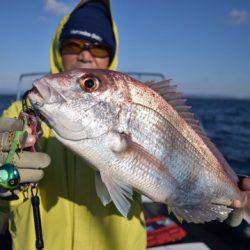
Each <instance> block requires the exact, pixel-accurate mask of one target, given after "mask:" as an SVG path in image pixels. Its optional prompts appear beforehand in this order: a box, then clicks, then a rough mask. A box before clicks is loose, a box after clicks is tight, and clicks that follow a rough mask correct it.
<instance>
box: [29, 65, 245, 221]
mask: <svg viewBox="0 0 250 250" xmlns="http://www.w3.org/2000/svg"><path fill="white" fill-rule="evenodd" d="M33 85H34V88H33V91H32V92H31V93H30V94H29V99H30V100H31V103H32V105H33V106H34V108H35V109H37V110H39V112H40V113H41V114H42V116H43V117H44V118H45V121H46V123H47V124H48V125H49V126H50V127H51V128H52V130H53V132H54V134H55V136H56V137H57V139H58V140H59V141H61V142H62V143H63V144H64V145H66V146H67V147H68V148H70V149H71V150H72V151H74V152H75V153H76V154H78V155H80V156H81V157H82V158H84V159H85V160H86V161H88V162H90V163H91V165H92V166H93V168H94V169H96V191H97V195H98V196H99V198H100V199H101V201H102V203H103V204H104V205H106V204H108V203H109V202H111V201H113V202H114V204H115V205H116V207H117V209H118V210H119V211H120V212H121V214H123V215H124V216H127V215H128V213H129V208H130V201H129V200H130V199H132V195H133V191H137V192H140V193H142V194H144V195H146V196H148V197H149V198H150V199H152V200H153V201H156V202H162V203H165V204H167V205H168V208H169V210H171V211H173V213H174V214H175V215H176V216H177V217H178V218H179V219H184V220H186V221H188V222H196V223H200V222H205V221H211V220H216V219H217V220H220V221H223V220H225V219H226V218H227V217H228V215H229V213H231V212H232V211H233V210H241V211H242V216H244V218H246V219H248V220H249V214H250V195H249V192H243V191H241V190H239V188H238V186H237V182H238V178H237V175H236V174H235V173H234V172H233V170H232V169H231V168H230V166H229V165H228V164H227V162H226V160H225V159H224V158H223V156H222V155H221V153H220V152H219V151H218V150H217V149H216V147H215V146H214V144H213V143H212V142H211V141H210V140H209V138H208V137H207V135H206V134H205V132H204V131H203V129H202V128H201V127H200V125H199V122H198V121H197V120H196V119H195V118H194V115H193V114H192V113H191V112H190V111H189V107H188V106H186V105H185V102H184V100H183V99H182V97H181V95H180V94H178V93H177V92H176V90H175V86H172V85H171V84H170V82H169V81H163V82H159V83H154V82H148V83H141V82H139V81H137V80H135V79H133V78H131V77H129V76H127V75H124V74H122V73H119V72H114V71H107V70H87V69H79V70H73V71H68V72H64V73H59V74H54V75H48V76H45V77H43V78H42V79H40V80H37V81H35V82H34V84H33ZM83 184H84V180H83ZM83 187H84V186H83ZM239 203H240V204H241V206H240V207H237V209H235V206H236V205H237V204H239Z"/></svg>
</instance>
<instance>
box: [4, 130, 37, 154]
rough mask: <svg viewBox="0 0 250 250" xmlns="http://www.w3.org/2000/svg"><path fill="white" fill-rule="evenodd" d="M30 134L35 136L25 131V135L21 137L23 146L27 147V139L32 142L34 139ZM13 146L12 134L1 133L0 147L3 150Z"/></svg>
mask: <svg viewBox="0 0 250 250" xmlns="http://www.w3.org/2000/svg"><path fill="white" fill-rule="evenodd" d="M30 136H32V137H34V136H33V135H28V133H27V132H25V133H24V135H23V136H21V138H20V144H21V147H23V148H24V147H26V144H27V143H26V141H27V142H28V143H29V144H30V143H31V142H32V139H30ZM10 146H11V140H10V134H9V132H3V133H0V147H1V150H2V151H8V150H9V148H10Z"/></svg>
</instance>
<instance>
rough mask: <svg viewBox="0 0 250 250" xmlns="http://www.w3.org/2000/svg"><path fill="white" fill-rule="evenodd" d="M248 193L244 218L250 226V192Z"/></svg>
mask: <svg viewBox="0 0 250 250" xmlns="http://www.w3.org/2000/svg"><path fill="white" fill-rule="evenodd" d="M245 193H246V203H245V206H244V215H243V218H244V219H245V220H246V221H247V222H248V224H250V192H249V191H247V192H245Z"/></svg>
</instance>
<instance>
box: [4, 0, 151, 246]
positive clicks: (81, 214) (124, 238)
mask: <svg viewBox="0 0 250 250" xmlns="http://www.w3.org/2000/svg"><path fill="white" fill-rule="evenodd" d="M117 49H118V43H117V31H116V27H115V24H114V22H113V20H112V17H111V12H110V6H109V1H104V2H103V1H81V2H80V4H79V5H78V6H77V7H76V9H75V10H74V11H73V12H72V14H71V15H68V16H66V17H65V18H64V19H63V20H62V23H61V24H60V25H59V27H58V30H57V31H56V34H55V36H54V39H53V42H52V46H51V51H50V52H51V72H52V73H57V72H61V71H64V70H68V69H74V68H92V69H96V68H102V69H106V68H108V69H113V70H114V69H115V68H116V66H117ZM20 111H21V105H20V102H18V103H14V104H12V106H11V107H10V108H9V109H8V110H6V111H5V112H4V117H17V116H18V114H19V112H20ZM10 123H11V121H10ZM42 130H43V137H42V138H41V139H40V141H39V144H40V146H41V148H42V151H43V152H45V153H47V154H48V155H49V156H50V158H51V164H50V166H49V167H48V168H46V169H45V170H44V172H45V174H44V177H43V179H42V180H41V181H40V182H39V196H40V200H41V204H40V210H41V219H42V227H43V237H44V244H45V249H46V250H47V249H48V250H56V249H60V250H63V249H65V250H68V249H76V250H77V249H98V250H102V249H121V250H122V249H136V250H137V249H138V250H140V249H145V248H146V231H145V223H144V217H143V213H142V209H141V203H140V198H139V197H138V196H135V197H134V201H133V202H132V206H131V212H130V214H129V218H128V219H126V218H124V217H122V216H121V215H120V213H119V212H118V211H117V209H116V208H115V206H114V205H113V204H109V205H107V206H106V207H104V206H103V205H102V204H101V202H100V200H99V198H98V197H97V195H96V191H95V185H94V171H93V170H92V169H91V168H90V167H89V166H88V164H87V163H86V162H84V161H83V160H82V159H80V158H79V157H78V156H76V155H75V154H73V153H72V152H71V151H69V150H68V149H67V148H65V147H64V146H63V145H62V144H61V143H59V142H58V141H57V140H56V139H55V138H54V136H53V134H52V132H51V130H50V129H49V128H48V127H47V126H46V125H45V124H42ZM28 139H29V141H32V136H31V135H29V136H28ZM26 141H27V140H26ZM30 154H31V153H29V156H28V157H30ZM37 157H38V158H39V157H40V158H39V159H41V156H39V155H38V156H37ZM41 162H42V164H40V167H37V165H36V166H34V164H33V165H32V166H29V169H28V171H29V174H28V175H24V174H23V169H21V168H19V170H20V174H21V177H22V181H23V182H26V181H30V179H31V177H32V178H33V181H38V180H40V179H41V178H42V174H41V173H42V170H41V168H43V167H45V166H46V165H48V159H47V162H46V160H42V159H41ZM41 165H42V166H41ZM24 167H25V166H24ZM26 168H27V167H26ZM30 171H32V172H30ZM26 172H27V171H26ZM8 194H9V193H7V192H3V191H2V197H3V196H8ZM22 195H23V194H22V193H18V196H19V199H18V200H14V201H13V200H12V201H10V202H9V201H5V200H3V199H2V200H1V201H0V211H3V212H10V215H11V216H10V226H9V230H10V233H11V235H12V238H13V248H14V249H27V250H29V249H34V246H35V231H34V222H33V215H32V207H31V203H30V200H25V201H24V200H23V197H22ZM0 196H1V191H0ZM28 196H29V197H30V194H28Z"/></svg>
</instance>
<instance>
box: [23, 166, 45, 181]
mask: <svg viewBox="0 0 250 250" xmlns="http://www.w3.org/2000/svg"><path fill="white" fill-rule="evenodd" d="M19 174H20V179H21V181H20V183H30V182H38V181H40V180H41V179H42V178H43V175H44V173H43V170H38V169H36V170H33V169H19Z"/></svg>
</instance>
